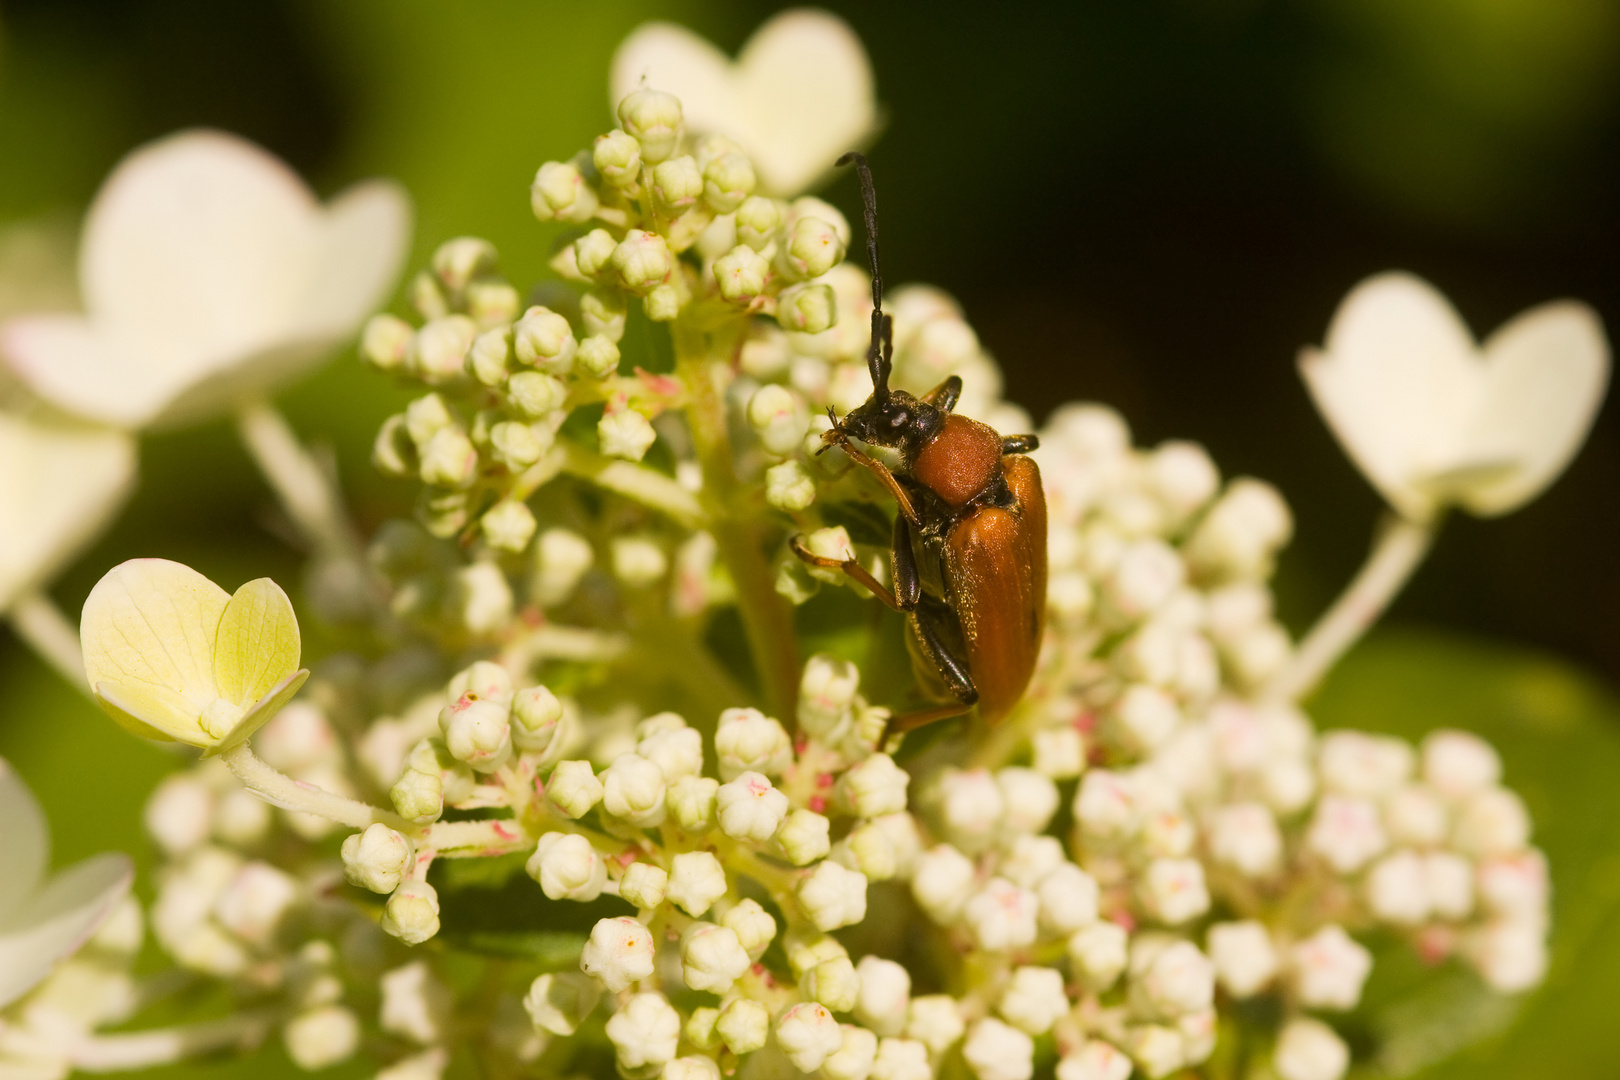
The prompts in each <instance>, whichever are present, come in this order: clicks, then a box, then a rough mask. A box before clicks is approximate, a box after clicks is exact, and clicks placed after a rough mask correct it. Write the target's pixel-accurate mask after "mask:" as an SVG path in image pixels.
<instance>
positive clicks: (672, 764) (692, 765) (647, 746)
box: [636, 713, 703, 783]
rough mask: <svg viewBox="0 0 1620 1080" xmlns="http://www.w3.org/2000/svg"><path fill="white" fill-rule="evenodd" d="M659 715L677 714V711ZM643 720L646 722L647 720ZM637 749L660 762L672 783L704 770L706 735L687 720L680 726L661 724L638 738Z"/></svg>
mask: <svg viewBox="0 0 1620 1080" xmlns="http://www.w3.org/2000/svg"><path fill="white" fill-rule="evenodd" d="M660 715H667V716H675V714H674V713H667V714H660ZM676 719H677V720H678V719H679V717H676ZM642 724H643V725H646V724H647V721H642ZM636 753H638V754H640V755H641V756H642V757H644V758H646V759H647V760H648V761H651V762H652V763H653V764H654V765H657V766H658V768H659V771H660V772H662V773H663V774H664V779H665V780H666V781H668V782H671V783H673V782H674V781H676V780H679V779H680V778H681V777H683V776H697V775H699V774H700V773H702V772H703V736H702V735H700V734H699V733H698V731H697V729H695V728H689V727H687V726H685V723H684V722H682V723H681V726H679V727H670V728H658V729H655V730H651V731H648V732H646V733H645V734H643V735H641V737H640V738H639V740H638V741H637V742H636Z"/></svg>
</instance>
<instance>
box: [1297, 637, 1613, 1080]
mask: <svg viewBox="0 0 1620 1080" xmlns="http://www.w3.org/2000/svg"><path fill="white" fill-rule="evenodd" d="M1309 710H1310V712H1311V714H1312V716H1313V717H1314V718H1315V720H1316V721H1317V723H1318V725H1319V726H1321V727H1322V728H1335V727H1357V728H1364V729H1368V730H1373V731H1383V732H1389V733H1391V734H1397V735H1402V736H1404V737H1406V738H1409V739H1413V740H1417V739H1421V738H1422V737H1423V736H1424V735H1425V734H1427V733H1428V732H1429V731H1432V730H1434V729H1436V728H1444V727H1454V728H1462V729H1466V730H1470V731H1474V732H1477V733H1478V734H1480V735H1481V736H1483V737H1485V738H1486V739H1489V740H1490V741H1491V742H1492V743H1493V744H1494V745H1495V746H1496V748H1497V749H1498V750H1499V751H1500V752H1501V755H1502V760H1503V765H1504V777H1503V780H1504V783H1506V784H1507V785H1508V786H1509V787H1511V788H1512V789H1513V790H1515V791H1516V792H1518V793H1519V795H1520V796H1522V797H1523V798H1524V801H1525V804H1526V805H1527V806H1528V807H1529V810H1530V813H1531V816H1532V818H1533V820H1534V823H1535V843H1536V844H1537V846H1539V847H1540V848H1541V849H1542V850H1543V851H1545V852H1546V854H1547V859H1548V862H1549V864H1550V866H1551V872H1552V880H1553V895H1552V926H1553V930H1552V958H1551V965H1550V969H1549V971H1548V975H1547V979H1546V982H1545V983H1544V984H1543V985H1542V986H1541V987H1540V988H1539V989H1538V990H1537V991H1534V992H1532V993H1531V994H1529V995H1526V996H1525V997H1524V998H1523V999H1521V1000H1518V1001H1513V1000H1507V999H1502V998H1500V997H1497V996H1494V995H1491V994H1489V993H1486V992H1484V991H1483V990H1482V989H1480V988H1479V986H1478V984H1477V982H1476V981H1474V980H1473V977H1472V976H1471V975H1470V974H1469V973H1468V972H1466V971H1464V970H1462V969H1460V968H1459V967H1458V966H1456V965H1447V966H1444V967H1442V968H1439V969H1433V970H1425V969H1422V968H1421V966H1420V965H1418V964H1417V962H1416V961H1415V960H1411V959H1409V958H1406V957H1403V956H1402V955H1401V954H1402V953H1403V952H1404V950H1402V949H1390V950H1386V951H1387V952H1388V953H1389V955H1388V956H1387V957H1380V960H1379V963H1378V965H1377V966H1376V967H1375V968H1374V972H1373V977H1372V980H1371V981H1370V982H1369V984H1368V987H1367V995H1366V1001H1365V1003H1364V1005H1363V1007H1362V1009H1361V1010H1360V1011H1359V1014H1358V1015H1357V1016H1356V1017H1355V1018H1353V1019H1352V1021H1351V1023H1350V1025H1349V1026H1350V1027H1352V1028H1354V1027H1358V1026H1364V1027H1365V1030H1366V1033H1367V1034H1368V1035H1369V1036H1370V1037H1371V1039H1372V1040H1373V1046H1372V1048H1371V1056H1372V1062H1373V1063H1372V1064H1371V1065H1368V1066H1365V1067H1363V1069H1362V1070H1361V1073H1362V1075H1367V1076H1393V1075H1416V1076H1422V1077H1424V1078H1425V1080H1431V1078H1432V1080H1439V1078H1446V1080H1450V1078H1453V1077H1455V1078H1457V1080H1461V1078H1463V1077H1467V1078H1469V1080H1492V1078H1497V1077H1501V1078H1504V1080H1505V1078H1509V1077H1512V1078H1518V1077H1523V1076H1532V1075H1537V1076H1540V1075H1547V1076H1558V1077H1560V1078H1561V1080H1567V1078H1571V1077H1586V1076H1591V1077H1598V1076H1604V1077H1606V1076H1611V1075H1613V1072H1614V1062H1615V1061H1620V1025H1616V1024H1615V1023H1614V1020H1613V1002H1614V1001H1615V1000H1616V999H1617V998H1620V852H1617V850H1616V845H1615V842H1614V835H1615V833H1614V830H1615V823H1616V822H1620V701H1617V700H1616V699H1615V697H1614V695H1613V694H1612V693H1611V692H1610V691H1609V690H1608V689H1607V688H1605V687H1603V686H1602V685H1600V684H1599V683H1598V682H1597V681H1596V680H1595V679H1593V678H1592V677H1590V676H1588V675H1586V674H1584V673H1583V672H1581V671H1579V670H1578V669H1576V668H1575V667H1573V666H1572V665H1570V664H1568V663H1565V662H1563V661H1560V660H1558V659H1555V658H1553V657H1550V656H1547V655H1545V654H1542V653H1537V652H1533V651H1530V650H1526V649H1517V648H1513V647H1510V646H1505V645H1497V644H1490V643H1485V642H1481V641H1477V640H1470V639H1467V638H1462V637H1457V636H1449V635H1443V634H1437V633H1421V632H1413V631H1398V632H1397V631H1389V632H1385V633H1382V634H1379V635H1376V636H1374V637H1373V638H1371V639H1370V640H1368V641H1367V642H1365V643H1364V644H1362V645H1361V646H1360V647H1358V648H1357V649H1356V650H1355V651H1354V652H1353V653H1351V655H1350V656H1349V657H1347V658H1346V660H1345V661H1344V662H1343V663H1342V664H1341V665H1340V667H1339V668H1338V670H1336V671H1335V672H1334V674H1333V676H1332V677H1331V678H1330V679H1329V681H1328V682H1327V684H1326V685H1325V686H1324V687H1323V689H1322V691H1321V692H1320V693H1319V694H1318V695H1317V696H1316V698H1315V699H1314V700H1313V701H1311V702H1310V703H1309ZM1407 956H1408V957H1409V954H1407ZM1452 1055H1454V1056H1452ZM1358 1056H1360V1055H1359V1054H1358Z"/></svg>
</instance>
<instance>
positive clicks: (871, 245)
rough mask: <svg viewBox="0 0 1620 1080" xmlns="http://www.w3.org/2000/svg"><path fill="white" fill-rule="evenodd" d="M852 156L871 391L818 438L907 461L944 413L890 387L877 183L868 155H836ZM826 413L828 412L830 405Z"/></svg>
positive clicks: (890, 327)
mask: <svg viewBox="0 0 1620 1080" xmlns="http://www.w3.org/2000/svg"><path fill="white" fill-rule="evenodd" d="M851 162H853V163H854V165H855V172H856V173H857V174H858V175H859V176H860V181H861V201H862V202H863V203H864V204H865V210H866V215H865V216H866V255H867V259H868V261H869V262H870V263H871V265H872V343H871V345H869V346H868V347H867V350H866V367H867V370H868V371H870V372H871V375H872V396H871V397H869V398H867V399H866V401H865V402H864V403H863V404H862V405H861V406H860V407H859V408H856V409H853V410H851V411H850V412H849V413H847V414H846V415H845V416H844V418H843V419H842V420H840V419H838V417H836V416H833V428H832V430H831V431H828V432H826V433H825V434H823V435H822V438H823V439H824V440H825V441H826V443H827V445H828V446H833V445H835V444H837V443H839V442H841V441H843V440H844V439H846V438H850V439H859V440H860V441H861V442H864V443H869V444H871V445H873V446H886V447H889V448H891V449H894V450H898V451H900V454H901V457H902V458H904V459H905V461H906V462H907V463H908V464H909V463H910V461H911V459H912V458H913V457H915V456H916V453H917V451H918V450H921V449H922V447H923V444H924V443H926V442H928V440H929V439H931V438H933V437H934V435H935V434H936V433H937V432H938V431H939V429H940V427H941V426H943V425H944V423H945V413H944V411H943V410H941V409H938V408H935V407H934V406H932V405H929V404H927V403H926V402H922V401H918V400H917V399H916V398H914V397H912V396H911V395H910V394H908V393H906V392H905V391H904V390H891V389H889V374H890V372H891V371H892V370H893V369H894V323H893V321H892V320H891V319H890V318H889V316H888V314H887V313H885V312H884V310H883V275H882V274H881V273H880V272H879V269H878V241H877V189H876V188H875V187H874V186H873V184H872V170H871V169H870V168H869V167H868V166H867V164H866V157H865V156H864V155H862V154H859V153H856V152H855V151H850V152H849V153H847V154H845V155H844V156H843V157H841V158H839V159H838V164H840V165H848V164H850V163H851ZM828 415H832V413H831V410H829V411H828Z"/></svg>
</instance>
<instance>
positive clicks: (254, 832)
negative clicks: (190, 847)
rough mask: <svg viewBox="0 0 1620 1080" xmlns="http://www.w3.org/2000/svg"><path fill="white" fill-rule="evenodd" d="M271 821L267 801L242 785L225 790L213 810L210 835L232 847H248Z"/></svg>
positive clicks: (262, 834) (266, 829)
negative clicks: (212, 827)
mask: <svg viewBox="0 0 1620 1080" xmlns="http://www.w3.org/2000/svg"><path fill="white" fill-rule="evenodd" d="M203 820H204V821H207V820H208V819H207V818H204V819H203ZM271 821H272V815H271V809H270V804H269V803H267V802H265V801H264V800H262V799H260V798H259V797H258V796H257V795H255V794H253V793H252V792H251V791H248V790H246V789H245V788H243V789H239V790H237V791H228V792H226V793H225V794H224V795H222V796H221V797H220V800H219V806H218V808H217V809H216V810H215V811H214V815H213V824H214V835H215V836H217V837H219V838H220V839H221V840H223V841H225V842H226V843H228V844H232V845H235V846H236V847H252V846H253V845H254V844H257V843H258V842H259V841H261V840H263V839H264V836H265V834H266V833H267V832H269V831H270V824H271Z"/></svg>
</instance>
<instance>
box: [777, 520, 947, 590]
mask: <svg viewBox="0 0 1620 1080" xmlns="http://www.w3.org/2000/svg"><path fill="white" fill-rule="evenodd" d="M902 520H903V519H902ZM788 546H789V547H791V548H792V549H793V554H795V555H797V556H798V557H799V559H800V561H802V562H804V563H805V564H807V565H809V566H815V567H819V568H821V569H823V570H842V571H843V572H844V573H846V574H848V575H849V576H850V577H851V578H853V579H854V580H856V581H858V582H860V583H861V584H862V585H865V586H866V588H867V589H868V590H869V591H870V592H871V593H872V595H873V596H875V597H877V598H878V599H879V600H881V601H883V602H884V603H885V604H886V605H888V606H889V607H891V608H893V609H894V610H895V611H899V612H908V611H910V610H911V607H916V605H917V601H916V598H915V597H913V598H912V600H911V607H904V606H902V600H901V598H899V597H897V596H895V594H894V593H892V592H890V591H889V589H888V588H887V587H886V586H885V585H884V584H883V582H881V581H879V580H878V579H877V578H875V577H873V576H872V575H871V574H870V573H868V572H867V569H866V567H864V566H862V565H861V564H860V562H859V561H858V560H856V559H834V558H832V557H831V556H829V555H817V554H816V553H815V552H813V551H811V550H810V549H809V548H807V547H805V546H804V539H803V538H802V537H798V536H795V537H794V538H793V539H792V540H790V541H788ZM912 569H913V574H915V571H916V568H915V567H913V568H912Z"/></svg>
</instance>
